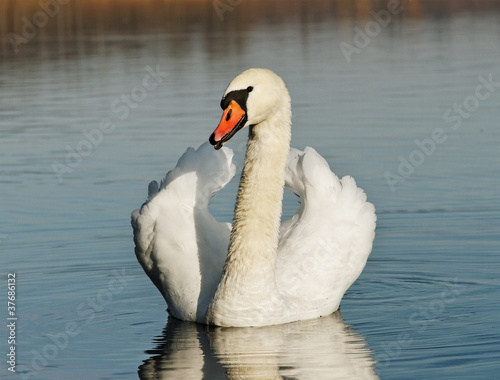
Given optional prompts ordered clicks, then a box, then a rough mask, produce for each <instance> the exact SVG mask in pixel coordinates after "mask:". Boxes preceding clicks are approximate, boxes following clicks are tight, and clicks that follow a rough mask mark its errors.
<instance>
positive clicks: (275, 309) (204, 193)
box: [132, 69, 376, 326]
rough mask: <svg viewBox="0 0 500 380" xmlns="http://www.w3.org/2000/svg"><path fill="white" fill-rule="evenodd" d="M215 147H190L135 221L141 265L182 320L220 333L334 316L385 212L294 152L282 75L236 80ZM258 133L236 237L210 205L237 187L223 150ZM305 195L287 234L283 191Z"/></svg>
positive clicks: (315, 160)
mask: <svg viewBox="0 0 500 380" xmlns="http://www.w3.org/2000/svg"><path fill="white" fill-rule="evenodd" d="M221 107H222V108H223V109H224V113H223V116H222V119H221V122H220V123H219V126H218V127H217V128H216V130H215V131H214V133H213V134H212V136H211V137H210V144H211V145H214V147H215V149H213V147H212V146H210V144H209V143H205V144H202V145H201V146H200V147H199V148H198V149H196V150H194V149H193V148H189V149H188V150H187V151H186V153H184V155H183V156H182V157H181V158H180V159H179V162H178V163H177V166H176V167H175V168H174V169H173V170H172V171H170V172H169V173H168V174H167V176H166V177H165V179H164V180H163V181H162V183H161V184H160V185H158V184H157V183H156V182H152V183H151V184H150V186H149V196H148V200H147V201H146V203H145V204H144V205H143V206H142V207H141V209H140V210H135V211H134V212H133V213H132V226H133V229H134V241H135V244H136V250H135V251H136V256H137V259H138V261H139V262H140V264H141V265H142V267H143V269H144V270H145V272H146V274H147V275H148V276H149V277H150V279H151V280H152V282H153V283H154V284H155V285H156V286H157V288H158V289H159V290H160V292H161V293H162V295H163V296H164V298H165V300H166V302H167V304H168V307H169V312H170V314H171V315H172V316H174V317H176V318H178V319H182V320H186V321H195V322H199V323H205V324H211V325H218V326H263V325H274V324H280V323H287V322H292V321H297V320H303V319H311V318H316V317H320V316H324V315H328V314H331V313H333V312H334V311H336V310H337V309H338V307H339V304H340V301H341V299H342V297H343V295H344V293H345V292H346V290H347V289H348V288H349V286H351V284H352V283H353V282H354V281H355V280H356V279H357V278H358V276H359V275H360V273H361V271H362V270H363V268H364V266H365V264H366V261H367V258H368V256H369V254H370V252H371V248H372V243H373V239H374V236H375V221H376V216H375V210H374V207H373V205H372V204H371V203H369V202H367V201H366V195H365V193H364V192H363V190H361V189H360V188H358V187H357V186H356V183H355V181H354V180H353V179H352V178H351V177H349V176H346V177H344V178H342V179H339V178H338V177H337V176H336V175H335V174H334V173H333V172H332V171H331V170H330V168H329V166H328V164H327V162H326V161H325V160H324V159H323V158H322V157H321V156H320V155H319V154H318V153H317V152H316V151H315V150H314V149H312V148H306V149H305V150H304V151H299V150H297V149H293V148H292V149H290V136H291V107H290V97H289V94H288V91H287V89H286V87H285V85H284V83H283V81H282V80H281V78H280V77H278V76H277V75H276V74H274V73H273V72H271V71H269V70H266V69H250V70H247V71H245V72H243V73H242V74H240V75H239V76H237V77H236V78H235V79H234V80H233V81H232V82H231V83H230V85H229V87H228V88H227V89H226V91H225V94H224V96H223V98H222V101H221ZM244 127H248V128H249V138H248V144H247V152H246V157H245V164H244V168H243V171H242V175H241V179H240V185H239V189H238V195H237V200H236V206H235V212H234V219H233V224H232V226H231V225H229V224H227V223H219V222H217V221H216V220H215V219H214V218H213V216H212V215H211V214H210V212H209V210H208V201H209V199H210V197H211V196H212V195H213V193H215V192H216V191H217V190H219V189H220V188H222V187H223V186H225V185H226V184H227V183H228V182H229V181H230V179H231V178H232V177H233V176H234V173H235V167H234V165H233V164H232V156H233V154H232V151H231V150H230V149H228V148H226V147H223V145H224V144H225V143H226V142H227V141H228V140H229V139H230V138H231V137H232V136H233V135H234V133H236V132H237V131H238V130H240V129H242V128H244ZM285 186H286V187H287V188H289V189H290V190H291V191H293V192H295V193H296V194H297V195H299V196H300V200H301V204H300V207H299V209H298V210H297V212H296V213H295V215H294V216H293V217H292V218H291V219H290V220H288V221H285V222H284V223H283V224H281V225H280V219H281V209H282V199H283V190H284V187H285Z"/></svg>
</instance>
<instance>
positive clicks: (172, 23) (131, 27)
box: [0, 0, 500, 58]
mask: <svg viewBox="0 0 500 380" xmlns="http://www.w3.org/2000/svg"><path fill="white" fill-rule="evenodd" d="M389 3H397V4H399V5H400V6H401V8H402V12H401V13H399V14H398V19H400V20H420V19H425V18H429V17H430V18H442V19H447V18H450V17H452V16H456V15H457V14H460V13H491V12H498V11H500V2H498V1H497V0H476V1H471V0H440V1H434V0H107V1H99V0H27V1H24V0H23V1H19V0H0V17H1V20H0V35H1V40H0V56H2V57H4V58H5V57H9V56H10V57H12V56H15V55H17V54H18V53H20V52H21V53H23V54H28V55H32V54H36V52H37V51H39V50H40V49H42V48H43V46H40V45H43V43H44V41H48V40H50V41H53V40H54V39H55V40H57V41H58V43H59V44H60V45H61V44H62V45H64V44H67V43H72V42H75V41H81V40H85V39H87V38H92V37H98V38H100V37H102V36H114V35H122V36H123V35H125V36H126V35H131V36H135V35H140V34H165V33H166V34H182V33H189V32H192V31H194V30H195V31H201V32H203V33H205V34H206V35H207V37H209V36H210V35H211V34H212V33H231V34H233V37H232V38H236V39H238V38H241V37H244V35H245V33H246V31H248V30H250V29H251V28H253V27H254V26H256V25H259V24H261V23H264V24H272V25H280V24H289V23H293V24H297V25H299V26H300V25H306V24H307V23H308V22H310V21H329V22H355V21H363V20H367V19H370V17H372V12H378V11H380V10H382V9H386V8H387V7H388V5H389ZM28 45H29V46H28ZM23 54H21V55H23Z"/></svg>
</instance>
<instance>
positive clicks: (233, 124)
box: [209, 69, 291, 149]
mask: <svg viewBox="0 0 500 380" xmlns="http://www.w3.org/2000/svg"><path fill="white" fill-rule="evenodd" d="M220 105H221V108H222V109H223V113H222V118H221V120H220V122H219V125H218V126H217V128H216V129H215V131H214V132H213V133H212V135H211V136H210V139H209V141H210V143H211V144H212V145H213V146H214V147H215V149H220V148H221V147H222V146H223V145H224V144H225V143H226V142H227V141H229V140H230V139H231V137H233V136H234V135H235V133H236V132H238V131H239V130H240V129H242V128H244V127H247V126H256V125H258V124H260V123H262V122H263V121H265V120H268V119H270V118H272V117H273V116H275V115H277V114H280V113H281V114H283V113H285V115H284V116H285V117H288V119H290V118H291V110H290V109H291V106H290V95H289V94H288V90H287V89H286V86H285V83H284V82H283V80H282V79H281V78H280V77H279V76H278V75H276V74H275V73H273V72H272V71H271V70H268V69H249V70H246V71H244V72H242V73H241V74H240V75H238V76H237V77H236V78H234V79H233V80H232V82H231V83H230V84H229V86H228V87H227V89H226V91H225V92H224V95H223V96H222V100H221V102H220Z"/></svg>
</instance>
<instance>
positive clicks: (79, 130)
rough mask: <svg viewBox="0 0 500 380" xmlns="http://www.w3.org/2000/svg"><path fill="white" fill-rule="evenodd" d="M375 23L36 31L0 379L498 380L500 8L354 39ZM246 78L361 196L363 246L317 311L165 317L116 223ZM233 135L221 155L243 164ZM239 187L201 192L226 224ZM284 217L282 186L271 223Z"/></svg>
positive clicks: (15, 98) (16, 179)
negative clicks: (289, 316)
mask: <svg viewBox="0 0 500 380" xmlns="http://www.w3.org/2000/svg"><path fill="white" fill-rule="evenodd" d="M241 7H242V9H243V8H244V5H241ZM237 12H243V10H241V9H240V10H234V15H236V13H237ZM232 14H233V13H231V12H229V13H226V14H225V16H226V17H227V18H228V19H229V18H230V17H231V15H232ZM239 17H242V16H241V13H240V14H239ZM370 20H371V19H370V18H367V19H360V20H346V19H342V20H335V19H333V20H332V19H324V18H322V17H319V16H318V17H310V18H308V19H307V20H300V21H299V20H285V21H280V22H275V23H274V22H269V21H265V18H264V17H263V21H262V22H256V23H255V24H253V25H252V26H249V27H248V28H247V29H246V30H245V32H244V33H233V32H232V30H224V27H223V25H224V24H223V23H224V21H219V22H221V23H222V24H221V25H222V26H218V27H217V28H216V29H215V30H214V31H212V32H210V33H208V34H207V32H206V31H204V30H202V29H201V28H198V27H196V26H193V27H192V28H188V29H187V30H185V31H174V32H171V33H167V32H165V33H135V34H134V33H129V34H113V35H106V36H93V37H92V36H91V37H88V38H87V39H85V40H78V41H80V42H79V43H76V44H64V43H62V44H61V40H60V39H57V38H56V37H50V36H38V37H34V38H33V41H30V42H29V43H28V44H26V45H22V46H20V48H21V49H20V50H21V51H20V53H19V54H17V55H14V54H11V53H9V52H6V51H4V52H3V56H2V59H1V60H0V101H1V103H0V133H1V147H2V148H1V151H0V155H1V157H2V159H1V161H0V168H1V173H2V177H1V178H2V181H1V183H0V189H1V190H0V191H1V194H2V199H3V200H2V202H1V204H0V212H1V216H2V217H1V219H0V241H1V242H0V250H1V256H0V268H1V272H0V273H1V276H0V277H1V278H2V281H3V282H4V285H3V286H2V287H0V288H1V289H3V292H4V295H2V298H3V300H4V301H3V303H2V304H3V305H4V306H2V307H3V309H2V310H1V312H0V314H1V315H2V316H3V317H2V318H4V322H2V323H1V325H2V327H1V328H0V334H1V339H0V342H1V343H0V348H1V350H0V351H1V353H2V357H3V360H2V363H3V364H2V365H1V368H0V373H1V376H0V377H1V378H8V379H18V378H31V379H69V378H71V379H134V378H137V377H140V378H141V379H160V378H161V379H224V378H228V379H245V378H259V379H271V378H286V379H376V378H380V379H438V378H439V379H495V378H496V379H498V378H499V373H500V372H499V371H500V328H499V324H498V322H499V314H500V304H499V300H500V280H499V268H500V255H499V253H500V252H499V240H500V239H499V236H500V196H499V189H500V156H499V146H500V128H499V120H500V112H499V111H500V38H499V37H500V16H499V13H496V12H493V13H491V12H484V13H483V12H476V13H467V12H460V13H456V14H452V15H445V16H443V17H439V16H435V17H434V16H433V17H422V18H408V19H397V20H396V19H394V20H392V22H391V23H390V24H389V25H388V26H386V27H379V29H376V28H375V29H373V30H372V32H371V33H372V37H368V38H369V40H366V39H365V40H364V42H365V43H366V42H368V43H366V45H367V46H365V47H356V46H357V45H356V41H357V42H358V43H359V42H362V40H360V38H361V37H359V33H358V32H357V30H359V29H356V28H365V27H366V26H367V23H368V22H369V21H370ZM228 22H229V21H228ZM230 25H233V26H234V24H230ZM372 27H373V25H372ZM376 30H378V33H375V32H374V31H376ZM356 38H357V40H356ZM348 45H349V46H351V48H352V47H354V49H355V50H354V51H351V50H345V49H346V48H347V46H348ZM358 46H361V45H359V44H358ZM342 47H343V48H344V52H343V48H342ZM7 49H10V47H9V46H7ZM23 49H24V50H23ZM346 51H347V52H350V53H346ZM349 60H350V62H348V61H349ZM249 67H267V68H270V69H273V70H275V71H276V72H277V73H278V74H279V75H281V76H282V77H283V79H284V80H285V82H286V83H287V85H288V88H289V91H290V93H291V97H292V107H293V108H292V109H293V138H292V145H293V146H295V147H297V148H301V149H302V148H304V147H305V146H312V147H314V148H315V149H316V150H317V151H318V152H319V153H320V154H322V155H323V156H324V157H325V158H326V160H327V161H328V162H329V164H330V166H331V167H332V170H333V171H334V172H335V173H336V174H338V175H339V176H342V175H346V174H350V175H352V176H353V177H354V178H355V179H356V180H357V182H358V185H359V186H360V187H362V188H363V189H365V191H366V192H367V194H368V198H369V200H370V201H371V202H373V203H374V205H375V207H376V209H377V215H378V224H377V236H376V239H375V244H374V248H373V252H372V254H371V256H370V258H369V260H368V263H367V265H366V268H365V270H364V272H363V273H362V275H361V277H360V278H359V279H358V280H357V281H356V283H355V284H354V285H353V286H352V287H351V288H350V289H349V290H348V291H347V293H346V295H345V297H344V299H343V301H342V304H341V312H337V313H335V314H334V315H332V316H329V317H325V318H322V319H319V320H312V321H304V322H299V323H293V324H288V325H284V326H275V327H265V328H248V329H221V328H206V327H203V326H197V325H194V324H189V323H182V322H179V321H175V320H172V319H168V314H167V312H166V305H165V303H164V300H163V298H162V297H161V295H160V294H159V292H158V291H157V290H156V288H155V287H154V286H153V284H152V283H151V282H150V281H149V279H148V278H147V277H146V275H145V274H144V273H143V271H142V269H141V267H140V266H139V264H138V263H137V261H136V259H135V255H134V245H133V241H132V230H131V227H130V222H129V219H130V212H131V211H132V210H133V209H135V208H138V207H139V206H140V205H141V203H142V202H143V201H144V200H145V198H146V195H147V185H148V183H149V181H150V180H152V179H160V178H161V177H162V176H163V175H164V174H165V173H166V172H167V171H168V170H169V169H171V168H172V167H173V166H174V165H175V163H176V161H177V159H178V158H179V157H180V155H181V154H182V153H183V152H184V151H185V149H186V148H187V147H188V146H195V147H197V146H198V145H200V144H201V143H203V142H204V141H206V140H207V139H208V137H209V135H210V133H211V132H212V131H213V129H214V128H215V126H216V125H217V123H218V121H219V118H220V115H221V110H220V108H219V100H220V97H221V95H222V93H223V91H224V89H225V87H226V86H227V84H228V83H229V81H230V80H231V79H232V78H233V77H234V76H235V75H237V74H238V73H239V72H241V71H243V70H244V69H247V68H249ZM148 78H149V79H148ZM151 78H153V80H152V81H150V80H151ZM145 80H146V84H148V86H147V88H146V87H145V86H144V83H145V82H144V81H145ZM99 128H101V129H99ZM103 131H104V132H103ZM245 139H246V135H245V134H244V133H242V134H241V135H238V136H236V137H235V138H234V139H233V140H232V141H231V142H230V143H229V144H228V147H230V148H232V149H233V150H234V151H235V161H236V162H237V164H238V167H240V168H241V163H242V162H243V155H244V142H245ZM237 180H238V178H235V179H234V180H233V181H232V182H231V183H230V184H229V185H228V187H227V188H226V189H223V190H222V191H221V192H220V193H219V195H218V196H216V197H215V198H214V199H213V202H212V210H213V211H212V212H213V213H214V215H215V216H216V217H217V218H218V219H219V220H224V221H230V220H231V215H232V208H233V204H234V199H235V192H236V186H237ZM297 206H298V204H297V200H296V198H295V197H294V196H293V195H291V194H286V196H285V202H284V217H287V216H288V217H289V216H290V215H292V214H293V212H294V211H295V209H296V208H297ZM9 273H15V276H16V285H17V287H16V300H15V307H16V309H15V312H16V316H17V318H18V319H17V321H16V330H15V334H16V346H15V349H16V350H15V352H16V370H17V372H16V374H13V373H11V372H9V371H8V370H7V368H8V367H9V365H8V364H7V363H6V361H5V357H6V356H7V355H6V354H8V353H9V345H8V343H7V337H8V334H9V329H8V328H7V323H8V321H7V317H8V315H7V313H8V311H7V305H6V298H7V286H6V284H7V277H8V274H9Z"/></svg>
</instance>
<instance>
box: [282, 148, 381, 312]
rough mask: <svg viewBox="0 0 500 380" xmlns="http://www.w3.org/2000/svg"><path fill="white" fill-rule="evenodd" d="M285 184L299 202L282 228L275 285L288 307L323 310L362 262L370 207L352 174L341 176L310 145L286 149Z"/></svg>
mask: <svg viewBox="0 0 500 380" xmlns="http://www.w3.org/2000/svg"><path fill="white" fill-rule="evenodd" d="M286 186H287V188H289V189H290V190H292V191H293V192H295V193H296V194H298V195H299V196H300V201H301V204H300V207H299V209H298V211H297V212H296V213H295V215H294V216H293V217H292V218H291V219H290V220H288V221H286V222H284V223H283V225H282V227H281V234H280V242H279V248H278V258H277V263H276V280H277V286H278V288H279V290H280V292H281V293H282V294H283V298H284V300H285V301H286V303H287V304H288V306H289V307H290V309H291V310H293V311H292V312H298V313H301V314H302V315H304V314H310V315H311V318H312V317H315V316H318V315H326V314H329V313H331V312H333V311H335V310H337V308H338V307H339V304H340V300H341V299H342V296H343V295H344V293H345V291H346V290H347V289H348V288H349V286H351V284H352V283H353V282H354V281H355V280H356V279H357V278H358V276H359V275H360V274H361V271H362V270H363V268H364V266H365V264H366V260H367V258H368V255H369V254H370V252H371V249H372V243H373V239H374V237H375V222H376V216H375V208H374V207H373V205H372V204H371V203H369V202H367V201H366V195H365V193H364V192H363V190H362V189H360V188H358V187H357V186H356V183H355V181H354V179H353V178H352V177H349V176H346V177H343V178H342V179H341V180H340V179H339V178H338V177H337V176H336V175H335V174H334V173H333V172H332V171H331V170H330V167H329V166H328V163H327V162H326V160H325V159H324V158H323V157H321V156H320V155H319V154H318V153H317V152H316V151H315V150H314V149H312V148H306V149H305V150H304V151H303V152H302V151H299V150H297V149H293V148H292V149H291V150H290V155H289V159H288V167H287V175H286Z"/></svg>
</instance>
